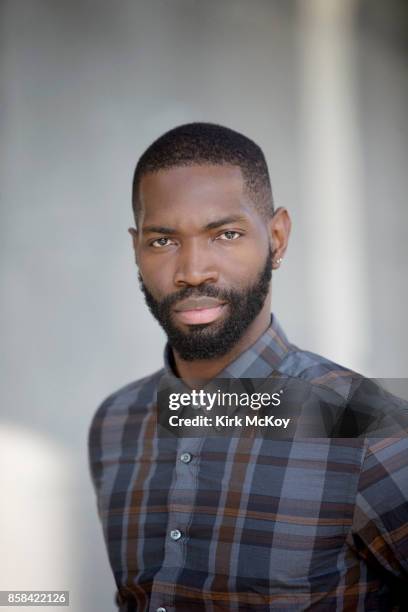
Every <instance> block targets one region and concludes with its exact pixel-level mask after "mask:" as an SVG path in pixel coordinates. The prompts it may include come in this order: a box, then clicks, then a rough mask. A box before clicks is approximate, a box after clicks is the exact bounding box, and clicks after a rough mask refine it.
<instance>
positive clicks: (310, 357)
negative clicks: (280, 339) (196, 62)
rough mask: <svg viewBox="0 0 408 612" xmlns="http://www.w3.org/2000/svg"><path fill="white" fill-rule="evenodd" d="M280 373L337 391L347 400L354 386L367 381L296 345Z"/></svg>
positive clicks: (345, 368)
mask: <svg viewBox="0 0 408 612" xmlns="http://www.w3.org/2000/svg"><path fill="white" fill-rule="evenodd" d="M279 371H280V372H281V373H282V375H284V376H290V377H291V378H297V379H299V380H301V381H303V382H304V383H306V384H310V385H311V386H313V387H320V388H326V389H330V390H332V391H335V392H336V393H338V394H340V395H341V396H343V397H344V398H345V399H346V398H348V397H349V395H350V391H351V389H352V387H353V385H355V384H356V383H358V382H361V381H362V380H367V379H366V378H365V377H364V376H363V375H362V374H359V373H358V372H356V371H354V370H352V369H350V368H347V367H346V366H343V365H341V364H339V363H336V362H334V361H331V360H330V359H327V358H326V357H323V356H322V355H318V354H317V353H313V352H311V351H305V350H302V349H300V348H298V347H297V346H295V345H291V347H290V350H289V351H288V353H287V355H286V357H285V359H284V360H283V362H282V364H281V366H280V368H279Z"/></svg>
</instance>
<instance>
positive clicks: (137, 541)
mask: <svg viewBox="0 0 408 612" xmlns="http://www.w3.org/2000/svg"><path fill="white" fill-rule="evenodd" d="M170 361H171V350H170V349H169V346H166V349H165V367H164V369H162V370H160V371H159V372H157V373H155V374H153V375H151V376H148V377H146V378H143V379H142V380H139V381H137V382H134V383H131V384H130V385H127V386H126V387H124V388H122V389H120V390H119V391H117V392H116V393H114V394H112V395H111V396H109V397H108V398H107V399H106V400H105V401H104V402H103V403H102V404H101V405H100V407H99V408H98V410H97V412H96V414H95V416H94V418H93V420H92V423H91V427H90V431H89V458H90V469H91V475H92V479H93V483H94V487H95V491H96V495H97V504H98V513H99V517H100V519H101V522H102V526H103V532H104V538H105V542H106V546H107V551H108V555H109V561H110V565H111V567H112V571H113V574H114V577H115V581H116V585H117V589H118V590H117V593H116V599H115V601H116V604H117V606H118V608H119V609H120V610H121V611H123V612H125V611H127V612H133V611H138V612H145V611H149V612H165V611H166V612H170V611H171V612H174V611H176V612H182V611H183V612H184V611H185V612H194V611H201V610H203V611H204V610H205V611H208V612H219V611H227V610H229V611H237V612H238V611H244V610H254V611H255V610H257V611H266V610H282V611H287V610H314V611H327V610H336V611H338V610H347V611H350V612H351V611H354V610H373V611H381V610H403V609H407V608H406V607H403V605H402V604H400V603H399V602H401V601H403V600H405V605H408V604H407V602H408V594H407V583H408V501H407V500H408V471H407V468H408V437H400V438H387V439H376V440H371V439H365V438H356V439H352V438H333V439H329V438H318V439H303V440H295V441H293V440H292V441H291V440H271V439H262V438H259V437H258V438H252V439H249V438H233V437H223V438H219V437H218V438H214V437H207V438H205V437H204V438H183V437H181V438H161V437H159V436H158V435H157V426H156V393H157V388H158V384H159V381H160V379H161V377H162V376H163V374H166V376H174V374H173V373H172V369H171V364H170ZM272 372H275V374H276V372H280V373H281V374H282V375H289V376H293V377H300V378H302V379H304V380H308V381H310V383H311V384H314V385H325V386H326V387H330V388H332V389H335V390H336V391H337V392H338V393H343V394H344V396H346V395H347V391H348V388H349V386H350V384H351V381H352V379H353V376H355V373H353V372H351V371H350V370H347V369H345V368H343V367H341V366H338V365H337V364H334V363H332V362H330V361H328V360H327V359H324V358H323V357H320V356H318V355H315V354H313V353H310V352H306V351H302V350H300V349H298V348H297V347H296V346H294V345H292V344H290V343H289V342H288V340H287V338H286V336H285V334H284V333H283V331H282V329H281V328H280V326H279V324H278V322H277V321H276V318H275V317H272V320H271V325H270V327H269V328H268V329H267V331H266V332H265V333H264V334H263V335H262V336H261V337H260V338H259V339H258V340H257V342H256V343H255V344H254V345H252V346H251V347H250V348H248V349H247V350H246V351H245V352H243V353H242V354H241V355H239V357H238V358H237V359H235V361H233V362H232V363H230V364H229V365H228V366H227V368H226V369H225V370H224V371H223V372H221V373H220V374H219V377H220V378H229V377H233V378H250V377H253V378H257V377H258V378H268V376H270V375H271V374H272Z"/></svg>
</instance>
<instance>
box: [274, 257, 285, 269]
mask: <svg viewBox="0 0 408 612" xmlns="http://www.w3.org/2000/svg"><path fill="white" fill-rule="evenodd" d="M282 261H283V257H279V258H278V259H273V260H272V263H273V265H274V266H276V267H277V268H279V266H280V264H281V263H282Z"/></svg>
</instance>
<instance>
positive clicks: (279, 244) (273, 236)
mask: <svg viewBox="0 0 408 612" xmlns="http://www.w3.org/2000/svg"><path fill="white" fill-rule="evenodd" d="M291 227H292V222H291V220H290V216H289V213H288V211H287V210H286V208H283V207H282V206H280V207H279V208H277V209H276V210H275V212H274V214H273V217H272V219H271V220H270V221H269V236H270V244H271V248H272V253H273V262H272V263H273V267H274V268H279V266H280V264H281V262H282V260H283V258H284V256H285V253H286V249H287V246H288V241H289V236H290V230H291Z"/></svg>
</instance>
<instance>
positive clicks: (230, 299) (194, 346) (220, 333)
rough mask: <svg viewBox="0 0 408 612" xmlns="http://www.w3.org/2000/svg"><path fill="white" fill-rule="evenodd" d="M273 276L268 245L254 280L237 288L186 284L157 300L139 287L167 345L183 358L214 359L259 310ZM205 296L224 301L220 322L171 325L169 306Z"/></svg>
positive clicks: (230, 344)
mask: <svg viewBox="0 0 408 612" xmlns="http://www.w3.org/2000/svg"><path fill="white" fill-rule="evenodd" d="M271 278H272V250H271V248H270V247H269V252H268V256H267V258H266V261H265V264H264V266H263V268H262V270H261V272H260V273H259V275H258V278H257V279H256V281H255V283H253V284H251V285H250V286H248V287H245V288H244V289H242V290H240V291H238V290H234V289H219V288H217V287H215V286H214V285H212V284H207V285H199V286H197V287H186V288H185V289H181V290H180V291H178V292H176V293H172V294H171V295H168V296H166V297H165V298H163V299H162V300H156V299H155V298H154V297H153V295H152V294H151V293H150V291H149V290H148V289H147V287H146V285H145V284H144V283H143V280H142V277H141V275H140V272H139V282H140V288H141V290H142V292H143V294H144V297H145V300H146V304H147V306H148V307H149V310H150V312H151V313H152V315H153V316H154V317H155V319H157V321H158V322H159V324H160V325H161V327H162V328H163V329H164V331H165V333H166V335H167V338H168V341H169V344H170V346H171V347H172V348H173V349H174V350H175V351H177V353H178V354H179V355H180V357H181V358H182V359H184V360H185V361H196V360H201V359H214V358H215V357H221V356H222V355H225V354H226V353H228V352H229V351H230V350H231V349H232V348H233V347H234V345H235V344H236V343H237V342H238V340H239V339H240V338H241V337H242V336H243V334H244V332H245V331H246V329H247V328H248V327H249V325H250V324H251V323H252V322H253V321H254V319H255V318H256V316H257V315H258V314H259V312H260V311H261V309H262V307H263V305H264V303H265V299H266V296H267V295H268V291H269V285H270V281H271ZM199 296H208V297H214V298H217V299H219V300H221V301H224V302H227V308H228V311H227V316H226V317H225V318H221V319H220V321H215V322H213V323H203V324H198V325H191V326H188V328H187V330H186V331H184V330H182V329H180V328H179V327H178V326H177V325H175V324H174V322H173V319H172V309H173V307H174V305H175V304H176V303H177V302H179V301H180V300H184V299H186V298H189V297H199Z"/></svg>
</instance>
